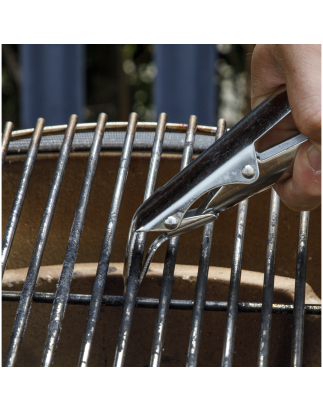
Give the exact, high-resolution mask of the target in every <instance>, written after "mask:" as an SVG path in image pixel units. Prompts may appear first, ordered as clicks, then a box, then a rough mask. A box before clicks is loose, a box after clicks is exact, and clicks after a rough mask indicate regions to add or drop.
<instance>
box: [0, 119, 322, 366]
mask: <svg viewBox="0 0 323 411" xmlns="http://www.w3.org/2000/svg"><path fill="white" fill-rule="evenodd" d="M166 121H167V116H166V114H164V113H162V114H160V116H159V118H158V122H157V124H156V123H139V122H137V114H135V113H132V114H131V115H130V117H129V123H107V115H106V114H100V116H99V118H98V122H97V123H95V124H85V125H83V124H81V125H77V116H76V115H72V116H71V117H70V119H69V123H68V125H67V126H58V127H44V123H45V122H44V120H43V119H38V120H37V123H36V126H35V129H30V130H23V131H16V132H13V131H12V130H13V124H12V123H7V124H6V125H5V129H4V133H3V146H2V167H3V164H4V161H5V157H6V154H7V151H9V152H10V150H11V152H25V151H26V147H27V145H26V141H28V139H29V138H30V135H31V134H32V137H31V139H30V143H29V148H28V152H27V156H26V160H25V164H24V168H23V172H22V175H21V180H20V183H19V186H18V190H17V193H16V197H15V200H14V204H13V207H12V211H11V214H10V216H9V220H8V224H7V228H6V231H5V234H4V238H3V243H2V258H1V262H2V275H3V274H4V271H5V266H6V264H7V260H8V256H9V253H10V249H11V245H12V242H13V239H14V235H15V231H16V228H17V225H18V221H19V217H20V213H21V209H22V207H23V203H24V199H25V195H26V192H27V189H28V183H29V180H30V177H31V174H32V170H33V166H34V163H35V160H36V157H37V153H38V152H42V151H43V152H46V151H50V150H55V149H56V150H57V142H56V146H55V144H53V142H50V141H49V144H47V145H43V146H42V145H41V139H42V136H53V135H55V134H59V133H62V132H65V136H64V139H63V141H62V143H60V144H61V148H60V155H59V158H58V161H57V166H56V170H55V173H54V177H53V180H52V184H51V187H50V191H49V195H48V200H47V203H46V207H45V211H44V213H43V218H42V222H41V225H40V228H39V232H38V236H37V240H36V244H35V247H34V251H33V255H32V258H31V262H30V266H29V270H28V274H27V278H26V281H25V282H24V285H23V289H22V292H17V291H3V293H2V298H3V301H19V306H18V309H17V314H16V318H15V322H14V327H13V331H12V335H11V340H10V345H9V350H8V353H7V357H6V360H5V365H6V366H14V365H15V363H16V361H17V356H18V352H19V347H20V345H21V342H22V338H23V334H24V331H25V328H26V326H27V321H28V316H29V312H30V308H31V303H32V301H34V302H41V303H50V304H53V307H52V313H51V317H50V323H49V328H48V334H47V340H46V344H45V350H44V354H43V360H42V366H51V365H52V364H53V361H54V356H55V351H56V346H57V341H58V338H59V334H60V330H61V327H62V321H63V318H64V313H65V309H66V305H67V304H76V305H77V304H80V305H89V311H88V316H87V321H86V327H85V332H84V337H83V341H82V345H81V351H80V357H79V364H78V365H79V366H87V365H88V362H89V358H90V353H91V347H92V342H93V338H94V333H95V329H96V327H97V323H98V319H99V312H100V307H101V306H102V305H106V306H123V314H122V319H121V323H120V330H119V337H118V340H117V347H116V353H115V360H114V366H122V365H124V361H125V356H126V350H127V344H128V340H129V336H130V330H131V324H132V318H133V314H134V310H135V307H142V308H156V309H157V310H158V312H157V321H156V325H155V331H154V336H153V347H152V352H151V359H150V366H159V365H160V362H161V358H162V351H163V342H164V337H165V330H166V324H167V316H168V310H169V309H177V310H192V324H191V333H190V338H189V342H188V355H187V364H186V365H187V366H196V365H197V358H198V351H199V344H200V336H201V330H202V320H203V312H204V310H205V311H226V312H227V318H226V327H225V338H224V345H223V356H222V366H232V362H233V354H234V342H235V329H236V322H237V315H238V313H246V312H253V313H257V312H258V313H259V312H261V328H260V338H259V352H258V366H267V365H268V358H269V342H270V330H271V317H272V313H277V314H278V313H279V314H284V313H293V314H294V322H293V337H292V365H293V366H301V365H302V353H303V334H304V314H316V315H320V314H321V306H319V305H309V304H305V280H306V261H307V238H308V226H309V216H310V213H309V212H302V213H301V214H300V228H299V241H298V254H297V268H296V283H295V302H294V304H295V307H294V306H293V305H291V304H273V291H274V272H275V254H276V243H277V231H278V219H279V204H280V199H279V197H278V196H277V194H276V193H275V191H274V190H272V193H271V205H270V218H269V228H268V240H267V255H266V266H265V279H264V289H263V301H262V303H250V302H239V289H240V277H241V264H242V255H243V244H244V233H245V228H246V219H247V211H248V200H245V201H243V202H242V203H240V204H239V206H238V215H237V225H236V236H235V241H234V252H233V261H232V269H231V280H230V289H229V297H228V302H224V301H205V299H206V288H207V277H208V269H209V263H210V253H211V244H212V236H213V228H214V223H209V224H207V225H205V227H204V231H203V238H202V244H201V251H200V261H199V268H198V276H197V283H196V290H195V297H194V300H172V299H171V294H172V286H173V280H174V269H175V264H176V256H177V250H178V245H179V237H175V238H172V239H171V240H170V241H169V243H168V247H167V252H166V257H165V263H164V272H163V278H162V284H161V289H160V297H159V299H156V298H148V297H137V291H138V284H139V275H140V269H141V265H142V258H143V253H144V248H145V241H146V234H145V233H140V235H138V236H137V240H136V244H135V249H134V257H133V260H132V261H133V263H132V267H131V270H130V276H129V279H128V284H127V289H126V292H125V295H124V296H123V297H122V296H104V295H103V293H104V287H105V283H106V277H107V272H108V268H109V263H110V257H111V252H112V246H113V241H114V237H115V233H116V227H117V222H118V218H119V212H120V206H121V200H122V195H123V192H124V189H125V184H126V179H127V174H128V170H129V165H130V159H131V154H132V152H133V150H134V149H143V148H144V149H146V150H148V149H149V150H150V149H151V159H150V165H149V171H148V177H147V182H146V187H145V194H144V199H143V200H144V201H145V200H146V199H147V198H148V197H149V196H150V195H151V194H152V193H153V192H154V190H155V184H156V179H157V173H158V168H159V163H160V160H161V155H162V151H163V150H166V151H167V150H168V151H179V150H182V153H183V154H182V163H181V169H182V168H184V167H186V166H187V165H188V164H189V162H190V161H191V159H192V156H193V146H194V152H195V153H199V152H201V151H203V149H205V148H206V147H207V146H208V145H210V144H211V143H213V142H214V138H220V137H221V136H222V135H223V134H224V132H225V130H226V124H225V121H224V120H220V121H219V122H218V127H217V128H213V127H204V126H198V125H197V118H196V117H195V116H191V117H190V119H189V122H188V126H186V125H179V124H178V125H177V124H167V123H166ZM93 129H95V130H94V137H93V139H92V140H93V141H92V144H91V148H90V153H89V158H88V163H87V168H86V172H85V176H84V180H83V185H82V190H81V194H80V198H79V203H78V205H77V209H76V212H75V217H74V221H73V225H72V229H71V234H70V238H69V241H68V246H67V250H66V254H65V258H64V264H63V269H62V273H61V277H60V280H59V283H58V287H57V292H56V294H52V293H39V292H34V288H35V284H36V281H37V276H38V273H39V269H40V265H41V261H42V257H43V253H44V249H45V245H46V241H47V238H48V234H49V229H50V225H51V221H52V218H53V215H54V210H55V206H56V202H57V199H58V195H59V192H60V188H61V184H62V180H63V176H64V172H65V168H66V165H67V161H68V158H69V155H70V152H71V150H73V149H78V148H79V149H80V150H86V149H89V142H88V140H87V139H86V138H85V141H84V140H83V141H78V142H77V143H75V139H74V135H76V133H88V132H93ZM124 131H125V132H124ZM109 132H110V133H111V132H117V133H121V132H123V134H124V138H123V139H122V141H121V142H120V135H119V136H118V139H119V140H118V141H117V139H115V140H113V138H112V139H110V140H111V141H110V140H109ZM149 132H150V133H154V139H153V141H152V140H151V139H147V136H146V135H145V133H149ZM179 132H181V133H183V132H185V133H186V137H185V141H184V139H182V138H181V139H180V138H179V137H178V136H179V134H178V133H179ZM167 133H168V137H170V138H168V139H167V141H166V140H165V135H167ZM174 135H175V136H176V137H177V138H175V139H174ZM43 138H44V137H43ZM10 139H11V143H10V145H9V140H10ZM73 139H74V142H73ZM104 141H105V143H103V142H104ZM194 143H195V144H194ZM8 146H9V150H8ZM102 147H105V148H107V149H109V147H110V148H111V147H122V154H121V159H120V165H119V169H118V175H117V180H116V184H115V188H114V194H113V198H112V202H111V207H110V212H109V216H108V222H107V226H106V231H105V236H104V240H103V244H102V249H101V254H100V258H99V264H98V268H97V272H96V277H95V282H94V286H93V292H92V294H91V295H81V294H69V289H70V284H71V280H72V274H73V269H74V265H75V261H76V257H77V252H78V247H79V241H80V237H81V234H82V230H83V225H84V219H85V215H86V210H87V205H88V201H89V197H90V193H91V188H92V183H93V178H94V175H95V171H96V166H97V163H98V159H99V156H100V152H101V149H102Z"/></svg>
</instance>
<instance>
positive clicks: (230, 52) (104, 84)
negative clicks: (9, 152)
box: [2, 44, 254, 130]
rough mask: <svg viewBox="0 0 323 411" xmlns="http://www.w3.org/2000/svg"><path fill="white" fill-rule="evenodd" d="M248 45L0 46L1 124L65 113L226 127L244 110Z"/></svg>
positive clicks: (61, 118)
mask: <svg viewBox="0 0 323 411" xmlns="http://www.w3.org/2000/svg"><path fill="white" fill-rule="evenodd" d="M253 48H254V45H252V44H216V45H210V44H201V45H199V44H185V45H181V44H173V45H165V44H161V45H152V44H122V45H120V44H117V45H116V44H113V45H111V44H110V45H104V44H91V45H84V44H81V45H80V44H78V45H61V44H57V45H55V44H48V45H46V44H44V45H37V44H36V45H34V44H31V45H30V44H24V45H17V44H4V45H2V124H4V123H5V122H6V121H12V122H13V123H14V124H15V129H16V130H17V129H23V128H30V127H34V125H35V122H36V119H37V118H38V117H44V118H45V119H46V125H47V126H49V125H58V124H66V123H67V120H68V117H69V116H70V114H73V113H75V114H78V116H79V121H80V122H95V121H96V119H97V116H98V114H99V113H100V112H102V111H103V112H106V113H107V114H108V116H109V121H127V119H128V116H129V113H130V112H132V111H135V112H137V113H138V114H139V119H140V121H156V119H157V116H158V114H159V113H160V112H166V113H167V114H168V122H174V123H187V121H188V118H189V116H190V115H191V114H195V115H197V117H198V122H199V124H201V125H215V124H216V122H217V120H218V118H225V119H226V120H227V123H228V126H229V127H232V126H233V125H234V124H235V123H236V122H237V121H239V120H240V119H241V118H242V117H243V116H244V115H246V114H247V113H248V112H249V111H250V64H251V55H252V51H253Z"/></svg>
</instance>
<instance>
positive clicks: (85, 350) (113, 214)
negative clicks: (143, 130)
mask: <svg viewBox="0 0 323 411" xmlns="http://www.w3.org/2000/svg"><path fill="white" fill-rule="evenodd" d="M137 120H138V115H137V113H131V114H130V116H129V123H128V128H127V131H126V138H125V144H124V146H123V150H122V154H121V158H120V165H119V170H118V175H117V180H116V184H115V188H114V192H113V197H112V201H111V207H110V213H109V217H108V222H107V226H106V231H105V236H104V240H103V244H102V249H101V254H100V259H99V264H98V268H97V272H96V277H95V281H94V285H93V292H92V298H91V304H90V308H89V312H88V316H87V320H86V326H85V332H84V337H83V341H82V347H81V352H80V358H79V364H78V365H79V366H80V367H86V366H87V365H88V361H89V356H90V351H91V347H92V341H93V337H94V333H95V329H96V326H97V323H98V319H99V314H100V308H101V303H102V297H103V292H104V287H105V283H106V278H107V273H108V269H109V264H110V257H111V252H112V246H113V241H114V236H115V232H116V228H117V222H118V218H119V212H120V206H121V200H122V196H123V192H124V188H125V185H126V181H127V176H128V170H129V165H130V159H131V153H132V148H133V142H134V138H135V133H136V126H137Z"/></svg>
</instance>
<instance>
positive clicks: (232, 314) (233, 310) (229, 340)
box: [222, 200, 248, 367]
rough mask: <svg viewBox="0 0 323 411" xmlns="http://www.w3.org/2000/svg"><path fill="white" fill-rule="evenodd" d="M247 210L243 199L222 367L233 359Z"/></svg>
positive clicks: (234, 257) (239, 211)
mask: <svg viewBox="0 0 323 411" xmlns="http://www.w3.org/2000/svg"><path fill="white" fill-rule="evenodd" d="M247 212H248V200H244V201H242V202H241V203H240V204H239V208H238V216H237V226H236V236H235V239H234V248H233V261H232V268H231V278H230V288H229V298H228V310H227V319H226V326H225V336H224V343H223V354H222V367H231V366H232V361H233V350H234V340H235V333H236V325H237V315H238V302H239V291H240V277H241V264H242V253H243V243H244V234H245V228H246V221H247Z"/></svg>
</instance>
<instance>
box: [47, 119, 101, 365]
mask: <svg viewBox="0 0 323 411" xmlns="http://www.w3.org/2000/svg"><path fill="white" fill-rule="evenodd" d="M107 119H108V116H107V115H106V114H104V113H101V114H100V115H99V117H98V123H97V127H96V129H95V132H94V137H93V144H92V147H91V151H90V154H89V159H88V163H87V167H86V171H85V176H84V180H83V185H82V189H81V194H80V198H79V202H78V205H77V209H76V212H75V217H74V221H73V225H72V229H71V234H70V238H69V241H68V245H67V250H66V254H65V258H64V264H63V269H62V274H61V277H60V280H59V283H58V286H57V292H56V297H55V301H54V303H53V308H52V313H51V318H50V323H49V326H48V334H47V340H46V344H45V350H44V355H43V360H42V366H43V367H49V366H51V365H52V362H53V359H54V353H55V349H56V345H57V341H58V337H59V333H60V331H61V327H62V321H63V318H64V313H65V309H66V304H67V300H68V293H69V288H70V284H71V280H72V275H73V268H74V264H75V261H76V257H77V251H78V247H79V243H80V237H81V234H82V231H83V225H84V219H85V214H86V210H87V206H88V202H89V198H90V193H91V188H92V183H93V178H94V174H95V171H96V166H97V163H98V159H99V156H100V149H101V143H102V138H103V133H104V127H105V123H106V122H107Z"/></svg>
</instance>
